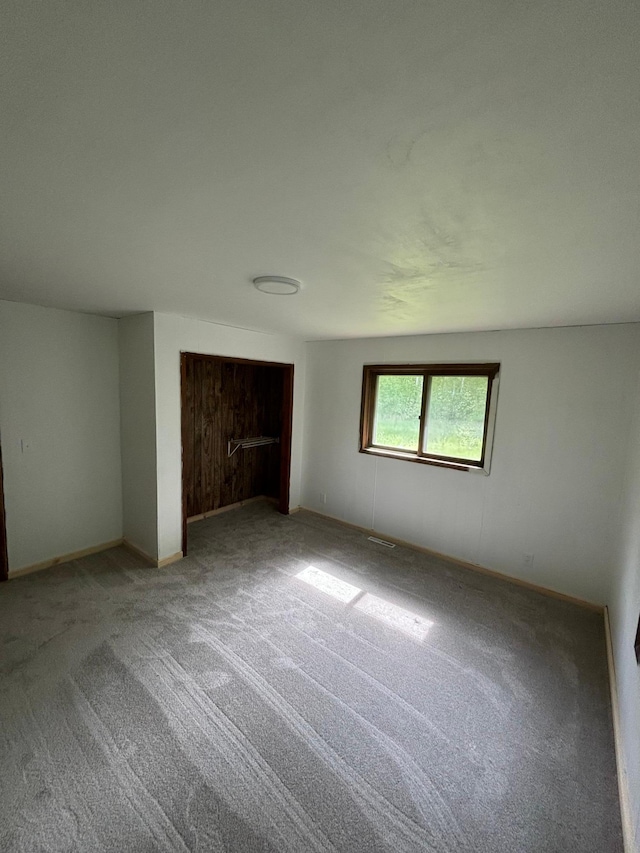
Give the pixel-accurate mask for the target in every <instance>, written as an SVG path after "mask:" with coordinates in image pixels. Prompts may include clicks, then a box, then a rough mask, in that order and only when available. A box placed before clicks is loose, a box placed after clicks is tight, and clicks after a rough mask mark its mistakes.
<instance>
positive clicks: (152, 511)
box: [119, 313, 158, 558]
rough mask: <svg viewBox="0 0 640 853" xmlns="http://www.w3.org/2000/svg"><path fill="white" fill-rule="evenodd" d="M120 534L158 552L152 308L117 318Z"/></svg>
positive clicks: (150, 553)
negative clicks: (120, 495) (149, 310)
mask: <svg viewBox="0 0 640 853" xmlns="http://www.w3.org/2000/svg"><path fill="white" fill-rule="evenodd" d="M119 350H120V413H121V418H120V422H121V435H122V498H123V531H124V537H125V539H127V541H129V542H131V544H132V545H135V546H136V547H137V548H140V549H141V550H142V551H144V552H145V553H146V554H148V555H149V556H150V557H154V558H156V557H157V554H158V490H157V482H156V480H157V463H156V393H155V363H154V326H153V314H152V313H147V314H136V315H134V316H131V317H124V318H123V319H122V320H120V321H119Z"/></svg>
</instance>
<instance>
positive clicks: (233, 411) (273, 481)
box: [180, 352, 293, 556]
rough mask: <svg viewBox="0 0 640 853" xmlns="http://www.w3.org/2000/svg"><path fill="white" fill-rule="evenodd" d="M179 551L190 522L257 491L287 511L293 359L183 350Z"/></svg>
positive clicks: (184, 547)
mask: <svg viewBox="0 0 640 853" xmlns="http://www.w3.org/2000/svg"><path fill="white" fill-rule="evenodd" d="M180 368H181V408H182V552H183V554H184V555H185V556H186V555H187V549H188V541H187V540H188V527H189V523H190V522H193V521H199V520H201V519H203V518H207V517H208V516H211V515H214V514H216V513H218V512H221V511H223V510H225V509H229V508H231V507H234V506H238V505H241V504H242V503H244V502H245V501H248V500H251V499H252V498H269V499H271V500H273V501H275V502H276V503H277V506H278V510H279V511H280V512H281V513H283V514H285V515H287V514H288V513H289V481H290V472H291V424H292V416H293V364H280V363H278V362H268V361H253V360H251V359H242V358H229V357H226V356H217V355H215V356H214V355H202V354H200V353H191V352H183V353H181V356H180Z"/></svg>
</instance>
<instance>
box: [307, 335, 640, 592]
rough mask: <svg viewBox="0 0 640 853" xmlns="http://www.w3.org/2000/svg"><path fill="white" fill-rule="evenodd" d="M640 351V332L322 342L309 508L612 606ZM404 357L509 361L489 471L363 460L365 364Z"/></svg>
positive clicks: (314, 361) (312, 402) (316, 348)
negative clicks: (526, 561) (526, 564)
mask: <svg viewBox="0 0 640 853" xmlns="http://www.w3.org/2000/svg"><path fill="white" fill-rule="evenodd" d="M639 349H640V325H638V324H630V325H622V326H598V327H588V328H571V329H542V330H523V331H509V332H487V333H473V334H455V335H431V336H421V337H406V338H384V339H382V338H379V339H368V340H354V341H339V342H336V341H331V342H322V343H312V344H309V345H308V347H307V377H308V381H307V391H306V419H305V424H306V426H305V441H304V444H305V469H304V477H303V483H304V486H303V505H304V506H307V507H309V508H312V509H317V510H318V511H320V512H326V513H327V514H330V515H334V516H337V517H338V518H341V519H344V520H346V521H349V522H352V523H354V524H358V525H361V526H363V527H367V528H375V529H376V530H378V531H380V532H382V533H386V534H387V535H390V536H395V537H398V538H401V539H405V540H407V541H410V542H414V543H416V544H419V545H422V546H425V547H428V548H432V549H433V550H436V551H440V552H442V553H445V554H449V555H451V556H454V557H458V558H460V559H463V560H467V561H470V562H473V563H476V564H479V565H482V566H486V567H488V568H491V569H494V570H497V571H500V572H504V573H506V574H509V575H515V576H518V577H521V578H525V579H527V580H529V581H531V582H533V583H537V584H540V585H542V586H545V587H549V588H552V589H556V590H558V591H560V592H564V593H567V594H569V595H573V596H576V597H579V598H583V599H586V600H590V601H594V602H599V603H604V602H606V601H607V599H608V595H609V587H610V573H611V570H612V565H613V562H614V555H615V553H616V548H617V537H618V533H619V510H620V505H621V484H622V481H623V476H624V470H625V466H626V461H627V460H626V452H627V445H628V437H629V430H630V423H631V412H632V405H633V401H632V395H631V394H630V393H629V389H630V388H631V387H634V384H635V379H636V372H637V371H636V365H637V363H638V353H639ZM394 361H396V362H402V361H407V362H409V361H415V362H426V363H429V362H432V361H433V362H438V361H440V362H455V361H463V362H469V361H485V362H489V361H499V362H501V363H502V370H501V376H500V391H499V400H498V410H497V422H496V432H495V443H494V452H493V460H492V468H491V474H490V475H489V476H485V475H483V474H481V473H477V472H474V473H466V472H459V471H451V470H446V469H442V468H436V467H433V466H428V465H415V464H411V463H407V462H402V461H397V460H393V459H384V458H383V459H376V458H374V457H372V456H367V455H365V454H361V453H358V430H359V419H360V395H361V383H362V366H363V364H365V363H367V362H368V363H371V362H394ZM322 493H326V495H327V503H326V504H323V503H322V501H321V494H322ZM525 553H533V554H534V563H533V567H532V569H531V570H529V571H526V570H525V569H524V568H523V566H522V557H523V554H525Z"/></svg>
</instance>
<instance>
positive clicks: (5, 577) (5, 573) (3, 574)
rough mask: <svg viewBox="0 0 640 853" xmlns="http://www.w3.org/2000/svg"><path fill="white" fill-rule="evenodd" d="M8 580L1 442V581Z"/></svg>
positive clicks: (0, 447)
mask: <svg viewBox="0 0 640 853" xmlns="http://www.w3.org/2000/svg"><path fill="white" fill-rule="evenodd" d="M6 580H9V555H8V553H7V519H6V515H5V511H4V481H3V475H2V444H0V581H6Z"/></svg>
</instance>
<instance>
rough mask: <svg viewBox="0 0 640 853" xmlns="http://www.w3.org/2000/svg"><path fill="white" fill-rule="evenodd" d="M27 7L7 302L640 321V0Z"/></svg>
mask: <svg viewBox="0 0 640 853" xmlns="http://www.w3.org/2000/svg"><path fill="white" fill-rule="evenodd" d="M2 15H3V23H2V27H1V31H0V63H1V65H2V68H1V69H0V70H1V71H2V74H3V81H4V83H3V91H2V95H1V99H2V100H1V103H0V108H1V129H0V134H1V138H2V142H1V148H0V169H1V171H2V192H1V194H0V211H1V215H2V230H1V237H0V240H1V244H0V298H4V299H12V300H20V301H24V302H33V303H38V304H42V305H53V306H58V307H62V308H71V309H78V310H83V311H90V312H96V313H104V314H110V315H114V316H120V315H122V314H126V313H128V312H132V311H142V310H156V311H164V312H172V313H179V314H185V315H188V316H193V317H200V318H203V319H209V320H216V321H218V322H222V323H227V324H231V325H237V326H243V327H247V328H256V329H264V330H267V331H284V332H289V333H291V334H295V335H300V336H303V337H305V338H330V337H336V338H337V337H350V336H362V335H378V334H382V335H388V334H408V333H418V332H435V331H450V330H475V329H489V328H490V329H495V328H517V327H525V326H548V325H565V324H581V323H598V322H621V321H630V320H634V321H637V320H640V239H639V237H640V229H639V225H640V221H639V211H640V169H639V162H640V161H639V152H640V100H639V96H638V92H639V91H640V63H639V62H638V56H637V50H638V43H639V41H640V39H639V36H640V27H639V22H640V11H639V9H638V6H637V4H636V3H635V2H618V0H612V2H579V0H571V2H566V0H565V2H562V0H560V2H559V1H558V0H553V2H533V3H524V2H514V0H505V2H495V0H484V2H482V3H478V2H476V1H475V0H474V2H455V0H436V2H405V1H404V0H385V2H376V0H367V2H357V0H353V2H350V3H344V2H337V0H336V2H331V0H327V2H318V0H313V2H311V0H309V1H308V0H273V2H271V0H267V2H265V0H244V2H243V0H230V2H227V0H216V2H215V3H214V2H211V3H202V2H180V3H176V2H158V0H154V2H140V1H139V0H137V2H131V0H112V2H108V3H102V2H97V0H96V2H55V0H52V2H47V3H42V2H31V0H20V2H14V1H13V0H9V2H7V0H5V2H4V3H3V13H2ZM265 273H275V274H280V275H285V276H292V277H295V278H299V279H301V280H302V281H303V283H304V290H303V291H302V292H301V294H299V295H298V296H295V297H273V296H271V297H270V296H265V295H263V294H260V293H258V292H257V291H255V290H254V289H253V287H252V285H251V279H252V277H253V276H256V275H259V274H265Z"/></svg>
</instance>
